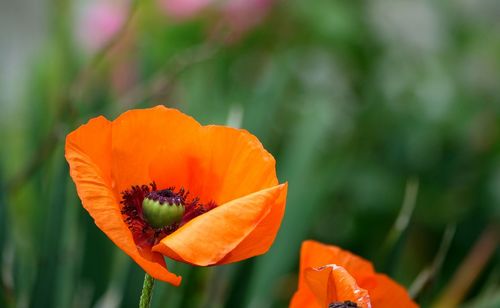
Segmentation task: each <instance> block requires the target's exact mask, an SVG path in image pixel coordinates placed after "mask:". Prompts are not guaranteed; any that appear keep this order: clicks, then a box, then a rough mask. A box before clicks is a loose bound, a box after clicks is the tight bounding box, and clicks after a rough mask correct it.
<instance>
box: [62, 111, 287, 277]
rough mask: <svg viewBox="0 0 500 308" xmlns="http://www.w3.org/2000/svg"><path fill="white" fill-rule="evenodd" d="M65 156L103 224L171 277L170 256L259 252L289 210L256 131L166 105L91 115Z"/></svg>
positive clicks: (225, 257) (145, 262)
mask: <svg viewBox="0 0 500 308" xmlns="http://www.w3.org/2000/svg"><path fill="white" fill-rule="evenodd" d="M66 159H67V161H68V163H69V167H70V174H71V177H72V179H73V181H74V182H75V184H76V189H77V192H78V195H79V197H80V199H81V200H82V204H83V207H84V208H85V209H86V210H87V211H88V212H89V214H90V215H91V216H92V218H93V219H94V220H95V223H96V225H97V226H98V227H99V228H100V229H101V230H102V231H103V232H104V233H105V234H106V235H107V236H108V237H109V238H110V239H111V240H112V241H113V242H114V243H115V244H116V245H117V246H118V247H119V248H120V249H122V250H123V251H124V252H125V253H127V254H128V255H129V256H130V257H131V258H132V259H133V260H134V261H135V262H137V264H139V265H140V266H141V267H142V268H143V269H144V270H145V271H146V272H147V273H148V274H150V275H151V276H152V277H153V278H156V279H159V280H163V281H165V282H169V283H171V284H173V285H179V284H180V282H181V277H179V276H176V275H175V274H173V273H171V272H169V271H168V270H167V267H166V264H165V260H164V257H169V258H171V259H174V260H177V261H181V262H185V263H189V264H193V265H198V266H208V265H215V264H226V263H231V262H236V261H240V260H243V259H246V258H250V257H253V256H256V255H260V254H263V253H265V252H266V251H267V250H268V249H269V247H270V246H271V244H272V243H273V241H274V238H275V236H276V233H277V231H278V228H279V226H280V224H281V220H282V218H283V214H284V210H285V201H286V200H285V199H286V193H287V184H286V183H285V184H279V182H278V179H277V177H276V171H275V160H274V158H273V157H272V155H271V154H269V153H268V152H267V151H266V150H265V149H264V148H263V147H262V144H261V143H260V142H259V140H258V139H257V138H256V137H255V136H253V135H251V134H250V133H248V132H247V131H245V130H240V129H233V128H228V127H223V126H216V125H209V126H201V125H200V124H199V123H198V122H196V121H195V120H194V119H193V118H191V117H189V116H187V115H185V114H183V113H181V112H179V111H177V110H175V109H168V108H166V107H164V106H157V107H155V108H151V109H145V110H131V111H128V112H125V113H124V114H122V115H121V116H119V117H118V118H117V119H116V120H114V121H108V120H107V119H106V118H104V117H102V116H100V117H97V118H94V119H91V120H90V121H89V122H88V123H87V124H85V125H82V126H81V127H79V128H78V129H76V130H75V131H73V132H72V133H70V134H69V135H68V136H67V138H66ZM147 184H149V186H148V185H147Z"/></svg>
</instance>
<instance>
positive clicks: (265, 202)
mask: <svg viewBox="0 0 500 308" xmlns="http://www.w3.org/2000/svg"><path fill="white" fill-rule="evenodd" d="M283 187H284V185H278V186H274V187H271V188H268V189H264V190H261V191H258V192H255V193H253V194H250V195H247V196H244V197H241V198H238V199H236V200H233V201H230V202H228V203H226V204H223V205H220V206H219V207H217V208H215V209H213V210H211V211H209V212H207V213H205V214H203V215H200V216H198V217H196V218H195V219H193V220H191V221H190V222H188V223H187V224H186V225H184V226H182V227H181V228H179V229H178V230H177V231H175V232H174V233H172V234H170V235H168V236H166V237H165V238H164V239H163V240H161V242H160V243H159V244H157V245H156V246H154V247H153V251H156V252H160V253H162V254H164V255H165V256H167V257H170V258H172V259H175V260H178V261H182V262H186V263H191V264H195V265H199V266H207V265H213V264H216V263H218V262H219V261H221V260H222V259H223V258H224V257H225V256H226V255H228V254H229V253H230V252H231V251H233V250H234V249H235V248H236V247H238V245H239V244H240V243H242V242H243V241H244V240H245V238H247V237H248V236H249V235H250V234H251V233H252V232H253V231H254V230H255V229H256V228H257V227H258V226H259V224H260V223H261V222H263V221H264V220H265V218H266V217H267V216H268V215H269V213H270V212H271V208H272V205H273V204H274V203H276V200H281V198H282V197H281V196H282V195H281V194H282V191H283ZM274 235H275V234H274ZM274 235H272V236H273V237H274ZM267 243H269V241H266V244H267ZM243 249H246V248H245V247H244V248H242V251H243ZM255 249H256V250H255V251H253V250H250V249H247V250H246V253H248V255H246V256H245V258H249V257H252V256H255V255H256V254H257V253H259V252H261V251H262V249H261V248H260V247H258V246H257V247H256V248H255ZM266 249H267V247H266ZM236 256H237V258H241V257H242V254H241V253H240V252H238V253H237V255H236ZM226 263H227V262H226Z"/></svg>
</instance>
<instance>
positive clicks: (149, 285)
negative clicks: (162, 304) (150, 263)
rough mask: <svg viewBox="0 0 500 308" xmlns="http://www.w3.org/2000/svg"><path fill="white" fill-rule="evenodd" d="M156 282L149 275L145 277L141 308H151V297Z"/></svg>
mask: <svg viewBox="0 0 500 308" xmlns="http://www.w3.org/2000/svg"><path fill="white" fill-rule="evenodd" d="M154 286H155V280H154V279H153V277H151V276H149V274H148V273H146V274H145V275H144V284H143V285H142V293H141V299H140V301H139V308H149V306H150V305H151V297H152V295H153V287H154Z"/></svg>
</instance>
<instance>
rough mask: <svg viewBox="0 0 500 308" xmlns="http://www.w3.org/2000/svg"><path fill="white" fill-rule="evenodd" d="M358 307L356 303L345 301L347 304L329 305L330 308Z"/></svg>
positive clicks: (334, 303)
mask: <svg viewBox="0 0 500 308" xmlns="http://www.w3.org/2000/svg"><path fill="white" fill-rule="evenodd" d="M356 307H358V305H357V304H356V303H355V302H351V301H345V302H333V303H331V304H330V305H328V308H356Z"/></svg>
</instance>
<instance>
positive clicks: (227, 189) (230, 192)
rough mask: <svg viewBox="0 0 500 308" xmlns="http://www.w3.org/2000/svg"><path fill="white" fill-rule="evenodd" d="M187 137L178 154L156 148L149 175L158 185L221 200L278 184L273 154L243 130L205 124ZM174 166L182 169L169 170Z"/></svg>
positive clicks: (223, 201)
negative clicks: (187, 139) (186, 146)
mask: <svg viewBox="0 0 500 308" xmlns="http://www.w3.org/2000/svg"><path fill="white" fill-rule="evenodd" d="M190 139H191V143H190V148H189V149H187V148H186V150H185V153H182V155H176V156H174V157H173V158H172V157H171V156H172V155H171V153H162V152H159V153H158V156H157V158H156V159H154V160H153V161H154V163H153V165H152V167H151V176H152V178H154V179H155V181H156V182H157V183H158V186H159V187H169V186H177V187H184V188H187V189H188V190H189V191H190V193H191V194H193V195H196V196H197V197H200V198H201V200H202V202H204V203H206V202H209V201H215V202H216V203H217V204H224V203H226V202H228V201H231V200H234V199H237V198H239V197H243V196H245V195H247V194H250V193H253V192H256V191H259V190H262V189H264V188H269V187H272V186H275V185H277V184H278V179H277V177H276V171H275V160H274V158H273V156H272V155H271V154H269V153H268V152H267V151H266V150H265V149H264V148H263V146H262V144H261V143H260V142H259V140H258V139H257V138H256V137H255V136H253V135H251V134H250V133H248V132H247V131H245V130H241V129H234V128H229V127H223V126H211V125H209V126H203V127H202V128H201V129H200V130H198V131H197V133H196V134H192V135H191V136H190ZM166 150H169V148H168V147H167V148H165V151H166ZM164 157H168V158H169V159H164ZM176 169H179V170H184V171H183V173H182V174H177V172H175V173H173V172H172V171H171V170H176Z"/></svg>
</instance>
